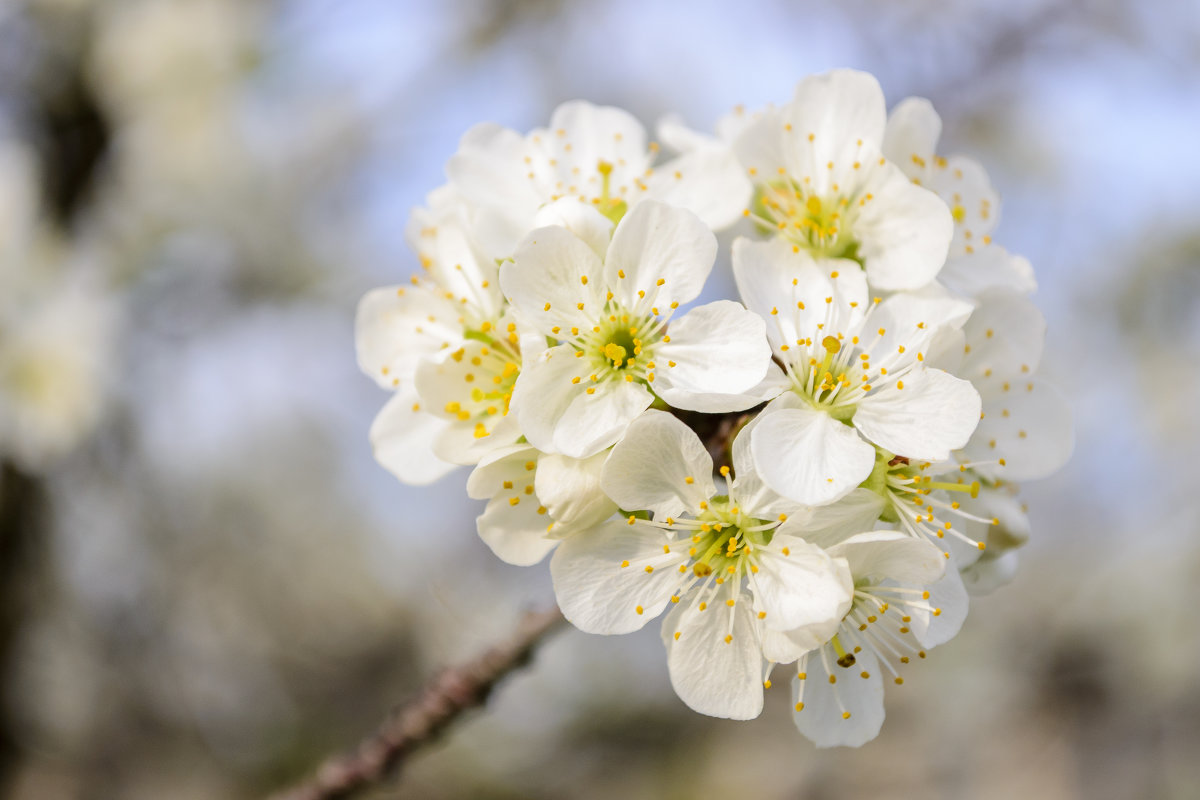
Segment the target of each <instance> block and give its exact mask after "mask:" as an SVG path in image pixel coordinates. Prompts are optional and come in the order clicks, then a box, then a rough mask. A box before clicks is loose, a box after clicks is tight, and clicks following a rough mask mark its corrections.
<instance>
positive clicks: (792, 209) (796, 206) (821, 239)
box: [751, 178, 870, 261]
mask: <svg viewBox="0 0 1200 800" xmlns="http://www.w3.org/2000/svg"><path fill="white" fill-rule="evenodd" d="M869 197H870V195H867V196H866V198H869ZM860 205H862V203H861V202H860V200H859V199H858V198H855V197H851V196H847V195H844V194H841V193H840V192H838V190H837V184H834V186H833V193H832V194H829V195H825V196H821V195H818V194H817V193H815V192H812V191H811V190H810V189H809V188H808V187H807V185H802V184H800V183H797V182H796V181H794V180H792V179H790V178H782V179H780V180H777V181H769V182H767V183H763V184H759V185H758V187H757V188H756V189H755V193H754V201H753V203H752V204H751V209H752V214H753V216H754V217H755V218H756V219H757V220H758V222H759V223H760V224H761V225H762V226H764V227H766V228H769V229H771V230H772V232H775V233H777V234H779V235H781V236H783V237H784V238H786V239H788V240H789V241H791V242H793V243H795V244H797V245H800V246H801V247H804V248H805V249H807V250H809V251H811V252H812V253H813V255H815V256H819V257H825V258H848V259H852V260H855V261H859V260H860V259H859V258H858V239H857V238H856V237H855V236H854V233H853V224H854V220H855V218H856V217H857V216H858V213H857V209H858V208H859V206H860Z"/></svg>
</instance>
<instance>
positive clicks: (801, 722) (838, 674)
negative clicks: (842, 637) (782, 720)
mask: <svg viewBox="0 0 1200 800" xmlns="http://www.w3.org/2000/svg"><path fill="white" fill-rule="evenodd" d="M826 649H828V648H826ZM826 658H827V659H828V661H829V663H830V665H831V669H832V670H833V677H835V678H837V683H833V684H831V683H830V682H829V677H830V673H829V672H828V671H827V670H826V669H825V667H824V666H822V659H821V657H820V654H819V653H812V654H810V655H809V656H808V658H807V659H806V663H802V666H801V669H802V671H803V672H804V673H805V675H806V676H807V677H806V678H805V679H804V680H800V679H799V678H796V679H793V682H792V700H793V702H794V703H796V704H799V703H801V702H802V703H803V704H804V706H803V708H802V710H800V711H794V710H793V713H792V721H793V722H795V723H796V727H797V728H799V729H800V732H801V733H803V734H804V735H805V736H807V737H808V738H809V739H811V740H812V742H813V744H815V745H816V746H817V747H838V746H842V747H860V746H862V745H864V744H866V743H867V742H869V741H871V740H872V739H874V738H875V737H876V736H878V735H879V729H880V728H881V727H882V726H883V718H884V710H883V674H882V672H881V671H880V667H879V663H878V662H877V661H876V660H875V656H873V655H872V654H871V653H870V651H868V650H863V651H862V652H861V653H859V654H858V656H857V659H856V662H855V663H854V664H853V665H852V666H850V667H839V666H837V664H836V663H834V659H833V657H832V656H830V655H829V654H828V653H827V654H826ZM864 673H865V674H866V675H868V676H869V677H867V678H863V677H862V675H863V674H864ZM845 712H849V717H845V716H844V713H845Z"/></svg>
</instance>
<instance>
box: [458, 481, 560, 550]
mask: <svg viewBox="0 0 1200 800" xmlns="http://www.w3.org/2000/svg"><path fill="white" fill-rule="evenodd" d="M518 499H519V500H520V501H521V502H519V503H518V504H517V505H513V504H512V503H511V502H509V501H510V498H509V497H506V496H498V497H494V498H492V499H491V500H490V501H489V502H488V504H487V508H486V509H484V512H483V513H482V514H480V515H479V517H478V519H476V520H475V527H476V530H478V531H479V538H480V539H483V541H484V543H485V544H486V545H487V546H488V547H490V548H491V549H492V552H493V553H495V554H496V556H497V557H498V558H499V559H500V560H501V561H504V562H506V563H508V564H515V565H516V566H518V567H527V566H530V565H532V564H536V563H538V562H539V561H541V560H542V559H543V558H545V557H546V555H547V554H548V553H549V552H550V551H551V550H553V549H554V546H555V545H557V544H558V540H556V539H550V538H548V537H547V536H546V526H547V525H548V524H549V522H548V521H547V518H546V515H545V513H544V507H541V506H539V505H538V502H537V498H536V497H521V498H518ZM539 508H542V509H543V513H541V514H539V513H538V509H539Z"/></svg>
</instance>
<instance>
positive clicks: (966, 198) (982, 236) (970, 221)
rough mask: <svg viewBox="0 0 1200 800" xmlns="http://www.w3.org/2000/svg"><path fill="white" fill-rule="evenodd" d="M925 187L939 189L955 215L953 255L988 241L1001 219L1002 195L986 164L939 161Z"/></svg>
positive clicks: (957, 158)
mask: <svg viewBox="0 0 1200 800" xmlns="http://www.w3.org/2000/svg"><path fill="white" fill-rule="evenodd" d="M925 186H926V187H927V188H929V189H930V190H931V191H934V192H936V193H937V194H938V196H940V197H941V198H942V201H943V202H944V203H945V204H946V205H947V206H949V207H950V209H951V212H952V214H953V215H954V242H953V244H951V246H950V253H951V255H956V256H957V255H963V254H964V253H969V252H971V250H973V249H974V248H975V247H976V246H979V245H981V244H982V243H983V242H984V241H986V239H987V237H988V235H989V234H991V232H992V231H993V230H995V228H996V224H997V223H998V222H999V221H1000V196H999V195H998V194H996V190H995V189H993V188H992V184H991V181H990V180H989V179H988V176H987V171H986V170H984V168H983V165H981V164H980V163H979V162H978V161H975V159H972V158H967V157H965V156H951V157H950V158H948V159H945V160H944V161H937V162H935V167H934V169H933V170H931V171H930V174H929V176H928V179H927V180H926V182H925Z"/></svg>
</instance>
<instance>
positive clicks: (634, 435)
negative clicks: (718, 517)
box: [600, 411, 716, 520]
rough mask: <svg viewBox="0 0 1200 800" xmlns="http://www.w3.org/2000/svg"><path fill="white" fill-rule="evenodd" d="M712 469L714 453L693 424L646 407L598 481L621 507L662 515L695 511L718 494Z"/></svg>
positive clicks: (613, 450)
mask: <svg viewBox="0 0 1200 800" xmlns="http://www.w3.org/2000/svg"><path fill="white" fill-rule="evenodd" d="M712 471H713V462H712V456H710V455H709V454H708V451H707V450H705V449H704V445H703V444H701V442H700V439H699V437H698V436H696V434H695V433H693V432H692V429H691V428H689V427H688V426H687V425H684V424H683V423H682V422H680V421H679V420H678V419H676V418H675V417H674V416H672V415H670V414H668V413H666V412H663V411H647V412H646V413H644V414H642V415H641V416H640V417H638V418H637V419H636V420H634V421H633V423H632V424H630V426H629V429H628V430H627V431H626V433H625V437H624V438H623V439H622V440H621V441H620V442H618V443H617V445H616V446H615V447H614V448H613V449H612V452H611V453H610V454H609V456H608V461H607V462H606V463H605V464H604V469H603V470H602V471H601V473H600V483H601V485H602V486H603V487H604V492H605V494H607V495H608V496H609V497H611V498H612V499H613V501H614V502H616V503H617V505H619V506H620V507H621V508H623V509H626V510H628V511H652V512H654V518H655V519H657V520H661V519H664V518H666V517H677V516H679V515H680V514H681V513H683V512H684V511H689V512H696V511H698V510H699V508H700V504H701V503H702V502H704V501H706V500H708V499H709V498H711V497H712V496H713V495H714V494H716V489H715V487H714V486H713V480H712ZM689 479H690V480H689Z"/></svg>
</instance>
